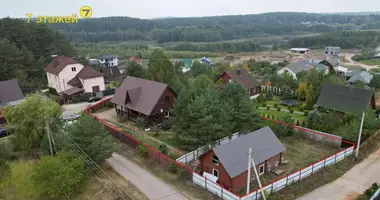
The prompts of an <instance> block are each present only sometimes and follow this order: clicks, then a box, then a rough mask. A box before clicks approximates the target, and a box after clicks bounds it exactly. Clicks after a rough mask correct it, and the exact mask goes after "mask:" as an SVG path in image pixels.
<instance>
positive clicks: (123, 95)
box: [111, 76, 168, 116]
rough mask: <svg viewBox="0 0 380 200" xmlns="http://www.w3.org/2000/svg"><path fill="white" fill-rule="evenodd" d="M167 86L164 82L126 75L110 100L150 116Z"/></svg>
mask: <svg viewBox="0 0 380 200" xmlns="http://www.w3.org/2000/svg"><path fill="white" fill-rule="evenodd" d="M167 88H168V85H167V84H165V83H160V82H155V81H151V80H146V79H142V78H137V77H133V76H127V77H126V78H125V80H124V81H123V83H122V84H121V85H120V87H118V88H117V89H116V90H115V95H114V96H113V98H112V100H111V102H113V103H115V104H118V105H123V106H125V107H127V108H129V109H132V110H134V111H137V112H140V113H142V114H144V115H147V116H150V115H151V114H152V111H153V109H154V107H155V106H156V104H157V102H158V101H159V100H160V98H161V96H162V94H163V93H164V91H165V90H166V89H167Z"/></svg>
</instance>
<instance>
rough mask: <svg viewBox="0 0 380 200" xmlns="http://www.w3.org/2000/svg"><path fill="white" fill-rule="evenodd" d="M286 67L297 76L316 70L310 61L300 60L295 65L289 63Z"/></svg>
mask: <svg viewBox="0 0 380 200" xmlns="http://www.w3.org/2000/svg"><path fill="white" fill-rule="evenodd" d="M285 67H286V68H288V69H290V70H291V71H292V72H294V73H295V74H298V73H300V72H303V71H309V70H312V69H313V68H314V66H313V65H312V63H310V61H309V60H300V61H297V62H294V63H289V64H288V65H286V66H285Z"/></svg>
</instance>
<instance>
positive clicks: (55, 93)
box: [48, 87, 59, 96]
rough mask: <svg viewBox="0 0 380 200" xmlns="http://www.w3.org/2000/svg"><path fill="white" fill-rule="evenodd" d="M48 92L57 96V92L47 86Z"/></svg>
mask: <svg viewBox="0 0 380 200" xmlns="http://www.w3.org/2000/svg"><path fill="white" fill-rule="evenodd" d="M48 93H49V94H51V95H54V96H58V95H59V94H58V92H57V90H56V89H55V88H51V87H49V90H48Z"/></svg>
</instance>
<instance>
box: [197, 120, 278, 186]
mask: <svg viewBox="0 0 380 200" xmlns="http://www.w3.org/2000/svg"><path fill="white" fill-rule="evenodd" d="M249 148H252V158H253V160H254V161H255V164H256V169H257V172H258V174H259V175H263V174H265V173H266V172H269V171H273V170H274V169H276V168H277V167H279V166H280V164H281V160H282V153H283V152H284V151H285V147H284V145H283V144H282V143H281V142H280V140H279V139H278V138H277V136H276V135H275V134H274V133H273V131H272V130H271V129H270V128H269V127H268V126H266V127H264V128H261V129H259V130H256V131H254V132H252V133H248V134H246V135H243V136H241V137H240V138H237V139H234V140H232V141H230V142H229V143H227V144H222V145H220V146H217V147H215V148H213V149H212V150H210V151H208V152H207V153H205V154H203V155H202V156H201V157H200V161H201V173H204V172H206V173H209V174H211V175H213V176H215V177H217V182H218V183H219V184H221V185H223V186H224V187H225V188H226V189H228V190H231V191H233V192H237V191H240V190H241V189H243V188H245V187H246V185H247V173H248V169H247V168H248V151H249ZM252 168H253V167H252ZM251 174H252V177H251V181H255V175H254V173H253V169H252V173H251Z"/></svg>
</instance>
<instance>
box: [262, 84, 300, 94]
mask: <svg viewBox="0 0 380 200" xmlns="http://www.w3.org/2000/svg"><path fill="white" fill-rule="evenodd" d="M261 90H262V91H267V90H271V91H272V93H273V94H274V95H277V96H279V95H280V94H281V92H282V88H279V87H275V86H265V85H262V86H261ZM292 94H293V96H297V91H293V90H292Z"/></svg>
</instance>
